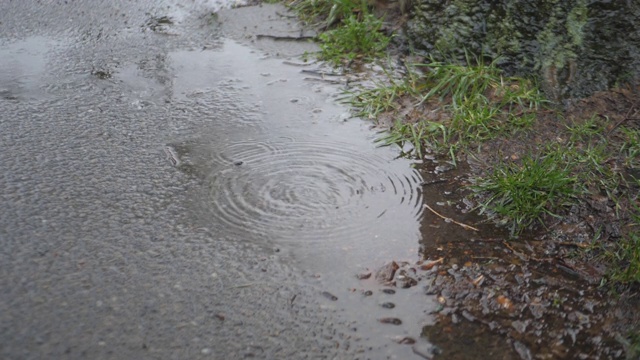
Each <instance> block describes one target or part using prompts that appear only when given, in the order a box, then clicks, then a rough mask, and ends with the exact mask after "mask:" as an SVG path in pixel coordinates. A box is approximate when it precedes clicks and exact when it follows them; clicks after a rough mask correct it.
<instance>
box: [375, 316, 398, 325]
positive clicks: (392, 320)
mask: <svg viewBox="0 0 640 360" xmlns="http://www.w3.org/2000/svg"><path fill="white" fill-rule="evenodd" d="M378 321H380V322H381V323H383V324H390V325H402V320H400V319H398V318H382V319H379V320H378Z"/></svg>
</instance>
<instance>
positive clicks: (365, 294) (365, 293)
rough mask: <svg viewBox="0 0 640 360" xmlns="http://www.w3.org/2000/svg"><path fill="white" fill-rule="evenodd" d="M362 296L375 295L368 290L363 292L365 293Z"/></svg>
mask: <svg viewBox="0 0 640 360" xmlns="http://www.w3.org/2000/svg"><path fill="white" fill-rule="evenodd" d="M362 295H364V296H371V295H373V291H371V290H367V291H365V292H363V293H362Z"/></svg>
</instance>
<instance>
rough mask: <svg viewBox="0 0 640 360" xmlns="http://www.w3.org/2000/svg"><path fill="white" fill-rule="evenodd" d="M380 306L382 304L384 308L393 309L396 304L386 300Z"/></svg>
mask: <svg viewBox="0 0 640 360" xmlns="http://www.w3.org/2000/svg"><path fill="white" fill-rule="evenodd" d="M380 306H382V307H383V308H385V309H393V308H394V307H396V304H394V303H392V302H386V303H382V304H380Z"/></svg>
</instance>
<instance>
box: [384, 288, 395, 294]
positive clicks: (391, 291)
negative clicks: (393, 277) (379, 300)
mask: <svg viewBox="0 0 640 360" xmlns="http://www.w3.org/2000/svg"><path fill="white" fill-rule="evenodd" d="M382 292H383V293H385V294H389V295H393V294H395V293H396V291H395V290H393V289H383V290H382Z"/></svg>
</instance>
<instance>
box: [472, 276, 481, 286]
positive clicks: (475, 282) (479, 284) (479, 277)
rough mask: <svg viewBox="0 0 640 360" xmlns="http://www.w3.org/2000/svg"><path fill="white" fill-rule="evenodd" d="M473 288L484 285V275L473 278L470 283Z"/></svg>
mask: <svg viewBox="0 0 640 360" xmlns="http://www.w3.org/2000/svg"><path fill="white" fill-rule="evenodd" d="M471 283H472V284H473V286H476V287H477V286H482V284H484V275H480V276H478V277H477V278H475V279H474V280H473V281H472V282H471Z"/></svg>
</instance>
